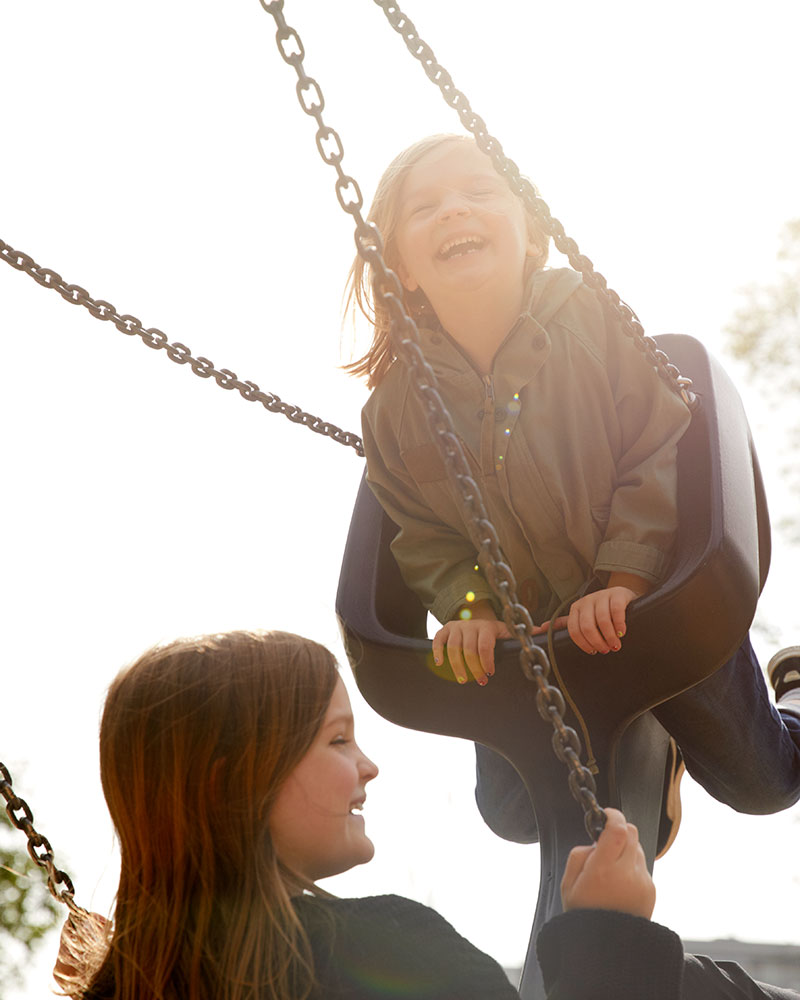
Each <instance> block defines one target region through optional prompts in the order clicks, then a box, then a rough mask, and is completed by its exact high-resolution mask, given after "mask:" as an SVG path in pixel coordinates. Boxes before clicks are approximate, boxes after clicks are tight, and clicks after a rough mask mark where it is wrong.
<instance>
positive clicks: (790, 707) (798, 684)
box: [767, 646, 800, 717]
mask: <svg viewBox="0 0 800 1000" xmlns="http://www.w3.org/2000/svg"><path fill="white" fill-rule="evenodd" d="M767 673H768V675H769V682H770V684H771V685H772V686H773V688H774V689H775V701H776V702H777V704H778V708H780V709H781V710H782V711H788V712H791V713H792V714H793V715H797V716H799V717H800V646H787V647H786V649H781V650H779V651H778V652H777V653H776V654H775V655H774V656H773V657H772V659H771V660H770V661H769V664H768V665H767Z"/></svg>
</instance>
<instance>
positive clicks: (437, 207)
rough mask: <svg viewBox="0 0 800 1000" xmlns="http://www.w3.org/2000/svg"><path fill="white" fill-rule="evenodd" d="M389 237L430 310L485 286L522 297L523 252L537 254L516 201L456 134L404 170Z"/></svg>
mask: <svg viewBox="0 0 800 1000" xmlns="http://www.w3.org/2000/svg"><path fill="white" fill-rule="evenodd" d="M396 243H397V249H398V253H399V256H400V265H399V267H398V273H399V275H400V278H401V280H402V282H403V284H404V286H405V287H406V288H407V289H408V290H409V291H416V290H417V289H419V288H421V289H422V291H423V292H424V293H425V295H426V296H427V298H428V299H429V301H430V302H431V305H432V306H433V308H434V310H436V311H437V313H438V312H439V311H440V309H442V307H444V309H445V311H446V303H447V301H448V300H449V299H450V298H452V296H454V295H463V293H464V291H465V290H479V289H481V288H483V287H484V286H488V287H489V288H491V287H493V286H495V285H497V286H498V288H499V287H502V290H503V294H506V295H507V294H508V293H509V291H511V292H512V293H518V295H519V296H521V294H522V288H523V285H524V267H525V262H526V258H527V257H529V256H535V255H537V254H538V250H537V248H536V247H535V245H534V244H533V242H532V240H531V239H530V236H529V234H528V229H527V225H526V221H525V215H524V211H523V208H522V205H521V204H520V202H519V200H518V199H517V198H516V196H515V195H514V194H513V192H512V191H511V190H510V189H509V187H508V185H507V184H506V182H505V181H504V180H503V179H502V178H501V177H500V176H498V175H497V174H496V173H495V171H494V169H493V167H492V164H491V161H490V160H489V158H488V157H487V156H486V155H485V154H484V153H482V152H481V151H480V150H479V149H478V147H477V146H476V145H475V144H474V143H472V142H467V141H459V140H454V141H452V142H447V143H444V144H443V145H441V146H439V147H437V148H436V149H434V150H432V151H431V152H430V153H428V154H427V155H426V156H424V157H423V158H422V159H421V160H420V161H419V162H418V163H416V164H415V165H414V166H413V167H412V168H411V169H410V170H409V172H408V174H407V176H406V178H405V180H404V182H403V186H402V189H401V193H400V210H399V218H398V225H397V231H396Z"/></svg>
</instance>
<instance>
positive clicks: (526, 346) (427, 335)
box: [420, 268, 582, 399]
mask: <svg viewBox="0 0 800 1000" xmlns="http://www.w3.org/2000/svg"><path fill="white" fill-rule="evenodd" d="M581 283H582V278H581V276H580V274H578V273H577V272H576V271H572V270H570V269H569V268H555V269H553V270H548V271H541V270H540V271H535V272H534V273H533V275H531V277H530V278H529V279H528V282H527V285H526V289H525V299H524V301H525V311H524V312H523V313H522V314H521V315H520V317H519V318H518V319H517V321H516V323H515V324H514V326H513V327H512V328H511V330H510V331H509V333H508V335H507V336H506V338H505V340H504V341H503V342H502V344H501V345H500V347H499V348H498V349H497V353H496V354H495V357H494V361H493V363H492V372H491V376H492V379H493V381H494V389H495V392H496V393H498V394H499V396H501V397H502V398H504V399H508V398H511V397H512V396H513V395H514V393H516V392H519V390H520V389H521V388H522V387H523V386H525V385H527V383H528V382H530V381H531V379H532V378H533V377H534V376H535V374H536V373H537V372H538V371H539V369H540V368H541V366H542V365H543V364H544V362H545V360H546V359H547V357H548V356H549V354H550V336H549V334H548V333H547V330H546V329H545V325H546V324H547V323H548V322H549V321H550V320H551V319H552V318H553V317H554V316H555V314H556V313H557V312H558V310H559V309H560V308H561V307H562V306H563V305H564V303H565V302H566V301H567V299H569V298H570V297H571V296H572V295H573V294H574V292H575V291H576V289H577V288H579V287H580V285H581ZM420 339H421V343H422V350H423V353H424V355H425V358H426V360H427V361H428V363H429V364H430V365H431V367H432V368H433V370H434V372H435V373H436V377H437V378H438V379H440V380H441V381H444V382H447V383H448V384H449V385H451V386H453V388H455V389H456V390H459V391H466V390H467V389H468V388H469V387H472V386H474V387H477V388H478V389H479V391H480V392H481V393H483V391H484V383H485V379H483V378H482V377H481V375H480V374H479V373H478V372H477V371H476V370H475V369H474V368H473V367H472V364H471V362H470V360H469V358H468V357H467V355H466V354H465V353H464V351H463V350H462V349H461V347H459V345H458V344H457V343H456V342H455V340H453V338H452V337H451V336H450V334H448V333H447V331H446V330H444V329H443V328H442V327H441V326H440V325H438V323H434V324H431V325H430V326H424V327H421V328H420Z"/></svg>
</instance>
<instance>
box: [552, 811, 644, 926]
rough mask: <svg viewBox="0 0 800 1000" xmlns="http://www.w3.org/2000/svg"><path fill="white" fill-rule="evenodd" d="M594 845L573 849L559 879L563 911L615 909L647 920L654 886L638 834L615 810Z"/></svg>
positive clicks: (607, 813) (607, 812)
mask: <svg viewBox="0 0 800 1000" xmlns="http://www.w3.org/2000/svg"><path fill="white" fill-rule="evenodd" d="M606 816H607V817H608V822H607V823H606V826H605V829H604V830H603V832H602V833H601V834H600V837H599V838H598V841H597V843H596V844H593V845H592V846H591V847H573V849H572V850H571V851H570V852H569V857H568V858H567V866H566V869H565V870H564V878H563V879H562V880H561V901H562V903H563V904H564V909H565V910H579V909H583V910H618V911H619V912H620V913H630V914H632V915H633V916H634V917H644V918H645V919H646V920H649V919H650V916H651V915H652V913H653V907H654V906H655V903H656V887H655V885H654V884H653V880H652V878H651V877H650V872H648V870H647V862H646V861H645V857H644V851H643V850H642V845H641V844H640V843H639V831H638V830H637V829H636V827H635V826H634V825H633V824H632V823H627V822H626V821H625V817H624V816H623V815H622V813H621V812H619V811H618V810H617V809H606Z"/></svg>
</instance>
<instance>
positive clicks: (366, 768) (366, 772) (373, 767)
mask: <svg viewBox="0 0 800 1000" xmlns="http://www.w3.org/2000/svg"><path fill="white" fill-rule="evenodd" d="M359 770H360V771H361V773H362V775H363V776H364V784H366V783H367V782H368V781H372V779H373V778H377V776H378V765H377V764H375V763H373V762H372V761H371V760H370V759H369V757H367V755H366V754H365V753H364V751H363V750H362V751H361V765H360V768H359Z"/></svg>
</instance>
